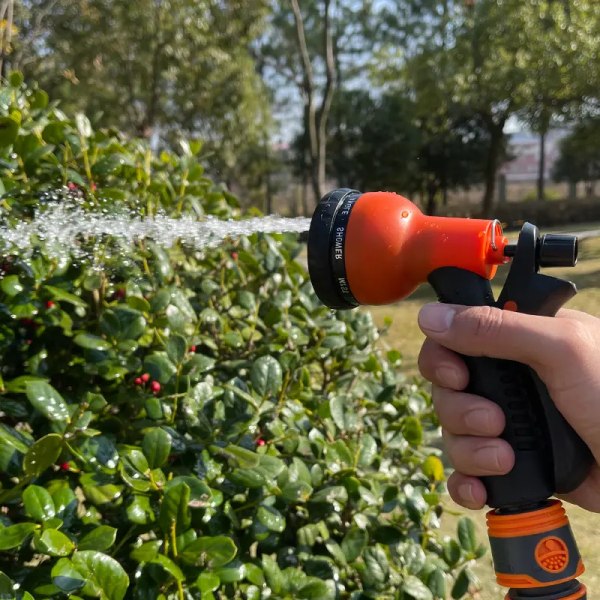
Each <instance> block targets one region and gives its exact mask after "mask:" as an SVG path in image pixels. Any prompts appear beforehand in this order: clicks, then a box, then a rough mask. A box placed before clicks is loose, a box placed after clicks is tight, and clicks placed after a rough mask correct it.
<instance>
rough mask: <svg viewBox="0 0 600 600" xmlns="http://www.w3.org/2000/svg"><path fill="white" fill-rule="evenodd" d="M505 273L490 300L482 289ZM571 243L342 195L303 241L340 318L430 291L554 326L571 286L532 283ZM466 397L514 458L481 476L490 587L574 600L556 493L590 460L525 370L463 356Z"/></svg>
mask: <svg viewBox="0 0 600 600" xmlns="http://www.w3.org/2000/svg"><path fill="white" fill-rule="evenodd" d="M511 259H512V264H511V268H510V271H509V273H508V276H507V278H506V283H505V285H504V288H503V289H502V292H501V294H500V296H499V298H498V299H497V300H495V299H494V295H493V293H492V289H491V285H490V280H491V279H492V278H493V276H494V275H495V273H496V269H497V267H498V265H501V264H503V263H505V262H509V261H510V260H511ZM576 262H577V238H576V237H574V236H569V235H551V234H547V235H544V236H540V235H539V233H538V230H537V228H536V227H535V226H533V225H531V224H529V223H526V224H525V225H524V226H523V228H522V230H521V233H520V235H519V239H518V242H517V243H516V244H509V243H508V240H507V239H506V237H505V236H504V234H503V232H502V228H501V226H500V223H499V222H498V221H493V220H479V219H457V218H445V217H428V216H425V215H423V214H422V213H421V212H420V211H419V209H418V208H417V207H416V206H415V205H414V204H412V203H411V202H410V201H409V200H407V199H406V198H403V197H402V196H399V195H397V194H394V193H388V192H369V193H364V194H363V193H361V192H358V191H356V190H350V189H339V190H335V191H333V192H331V193H329V194H327V195H326V196H325V197H324V198H323V199H322V200H321V202H320V203H319V204H318V206H317V208H316V210H315V213H314V215H313V218H312V221H311V227H310V231H309V235H308V266H309V272H310V277H311V281H312V284H313V287H314V289H315V291H316V293H317V295H318V296H319V298H320V299H321V300H322V301H323V303H324V304H326V305H327V306H329V307H331V308H336V309H348V308H354V307H355V306H358V305H360V304H388V303H392V302H396V301H398V300H401V299H402V298H404V297H406V296H408V295H409V294H411V293H412V292H413V291H414V290H415V289H416V287H418V286H419V285H420V284H421V283H424V282H429V283H430V284H431V285H432V287H433V288H434V290H435V292H436V294H437V296H438V298H439V300H440V301H441V302H447V303H452V304H462V305H467V306H483V305H488V306H495V307H498V308H502V309H504V310H516V311H519V312H524V313H528V314H536V315H545V316H554V315H555V314H556V312H557V311H558V309H559V308H560V307H561V306H562V305H563V304H564V303H565V302H567V301H568V300H569V299H570V298H572V297H573V296H574V295H575V293H576V289H575V286H574V285H573V284H572V283H570V282H568V281H564V280H562V279H557V278H555V277H549V276H547V275H543V274H541V273H539V272H538V271H539V268H540V267H551V266H574V265H575V263H576ZM463 358H464V360H465V362H466V364H467V367H468V369H469V374H470V377H469V386H468V388H467V391H469V392H470V393H473V394H477V395H480V396H484V397H486V398H489V399H490V400H493V401H494V402H496V403H497V404H498V405H499V406H500V407H501V409H502V410H503V412H504V414H505V417H506V427H505V430H504V432H503V434H502V437H503V438H504V439H505V440H507V441H508V442H509V443H510V445H511V446H512V448H513V450H514V452H515V465H514V467H513V469H512V471H511V472H510V473H508V474H507V475H503V476H495V477H484V478H482V479H483V482H484V485H485V487H486V490H487V497H488V504H489V506H490V507H492V508H493V510H492V511H491V512H490V513H489V515H488V529H489V535H490V544H491V548H492V554H493V557H494V564H495V568H496V573H497V578H498V582H499V583H500V584H502V585H505V586H507V587H509V588H511V589H510V591H509V593H508V595H507V598H508V599H510V600H526V599H527V600H531V599H536V600H559V599H563V600H564V599H571V600H579V599H581V598H586V592H585V587H584V586H583V585H582V584H580V583H579V582H578V581H577V579H576V578H577V577H578V576H579V575H580V574H581V573H582V572H583V564H582V562H581V558H580V556H579V552H578V550H577V546H576V544H575V541H574V539H573V535H572V533H571V529H570V526H569V524H568V520H567V518H566V516H565V513H564V510H563V509H562V506H561V505H560V503H559V502H558V501H550V500H549V498H550V497H551V496H552V495H554V494H556V493H566V492H569V491H572V490H573V489H575V488H576V487H577V486H578V485H579V484H580V483H581V482H582V481H583V480H584V479H585V477H586V476H587V474H588V472H589V469H590V466H591V465H592V462H593V459H592V455H591V452H590V451H589V449H588V448H587V446H586V445H585V444H584V443H583V442H582V440H581V439H580V438H579V436H578V435H577V434H576V433H575V431H574V430H573V429H572V428H571V426H570V425H569V424H568V423H567V422H566V421H565V419H564V418H563V417H562V415H561V414H560V413H559V412H558V410H557V409H556V407H555V405H554V403H553V402H552V400H551V398H550V396H549V394H548V391H547V389H546V387H545V386H544V384H543V383H542V382H541V380H540V379H539V378H538V377H537V375H536V374H535V373H534V372H533V371H532V370H531V369H530V368H529V367H527V366H525V365H523V364H520V363H516V362H512V361H507V360H498V359H491V358H487V357H469V356H465V357H463Z"/></svg>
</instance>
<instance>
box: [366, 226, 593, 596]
mask: <svg viewBox="0 0 600 600" xmlns="http://www.w3.org/2000/svg"><path fill="white" fill-rule="evenodd" d="M581 229H591V227H590V226H589V225H588V226H584V227H582V228H581ZM579 257H580V260H579V263H578V265H577V266H576V267H575V268H574V269H547V270H546V271H545V273H547V274H549V275H555V276H556V277H561V278H565V279H570V280H571V281H573V282H575V284H576V285H577V288H578V289H579V293H578V295H577V296H576V297H575V298H574V299H573V300H571V302H570V303H569V305H568V306H569V308H574V309H579V310H583V311H586V312H588V313H590V314H593V315H597V316H599V317H600V239H599V238H592V239H587V240H585V241H583V242H582V243H581V245H580V252H579ZM502 270H504V269H502ZM504 277H505V273H500V272H499V274H498V276H497V277H496V279H495V281H494V292H495V294H496V297H497V296H498V293H499V291H500V289H501V287H502V283H503V280H504ZM433 301H435V296H434V294H433V293H432V291H431V288H430V287H429V286H426V285H424V286H421V288H419V289H418V290H417V291H416V292H415V294H413V296H411V297H410V298H409V299H407V300H403V301H402V302H400V303H399V304H396V305H393V306H383V307H370V308H369V310H370V311H371V313H372V314H373V316H374V318H375V321H376V323H377V324H378V325H379V326H383V324H384V323H385V321H386V320H387V319H392V324H391V325H390V326H389V329H388V332H387V335H386V336H385V337H383V338H382V344H384V345H386V346H389V347H393V348H397V349H399V350H400V351H401V352H402V353H403V360H404V369H405V371H406V373H407V374H409V375H415V376H417V375H418V371H417V358H418V355H419V349H420V346H421V343H422V341H423V334H422V333H421V331H420V330H419V328H418V326H417V313H418V311H419V308H420V307H421V306H422V305H423V304H424V303H425V302H433ZM566 508H567V512H568V514H569V518H570V521H571V525H572V528H573V531H574V533H575V537H576V539H577V542H578V545H579V549H580V551H581V554H582V556H583V559H584V563H585V565H586V573H585V575H584V576H583V577H582V578H581V579H582V581H583V582H584V583H585V584H586V585H587V587H588V590H589V591H590V592H592V593H593V592H595V591H597V590H600V552H598V547H599V545H598V541H597V540H598V539H599V536H600V515H596V514H591V513H588V512H586V511H584V510H581V509H580V508H579V507H576V506H571V505H567V507H566ZM446 509H447V515H446V519H445V521H444V531H447V532H448V533H451V532H452V531H453V530H454V529H455V527H456V521H457V520H458V517H459V516H460V515H463V514H468V515H469V516H471V517H472V518H473V519H474V521H475V522H476V525H477V528H478V531H479V537H480V539H481V540H482V541H483V540H485V539H486V536H487V534H486V527H485V513H486V510H482V511H467V510H465V509H463V508H462V507H459V506H457V505H456V504H454V503H453V502H452V501H451V500H450V499H449V498H448V500H447V502H446ZM479 562H480V564H479V565H478V567H477V569H476V570H477V573H478V575H479V577H480V578H481V582H482V590H481V593H480V595H479V598H480V599H481V600H502V599H503V598H504V592H503V591H502V589H501V588H500V587H499V586H497V585H496V583H495V579H494V575H493V568H492V564H491V557H490V556H489V555H486V556H485V557H484V558H483V559H482V560H481V561H479Z"/></svg>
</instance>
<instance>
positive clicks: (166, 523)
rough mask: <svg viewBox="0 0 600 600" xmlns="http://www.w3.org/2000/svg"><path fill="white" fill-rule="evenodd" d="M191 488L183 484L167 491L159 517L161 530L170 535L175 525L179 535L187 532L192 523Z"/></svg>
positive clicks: (178, 484) (180, 483)
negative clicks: (190, 507)
mask: <svg viewBox="0 0 600 600" xmlns="http://www.w3.org/2000/svg"><path fill="white" fill-rule="evenodd" d="M189 502H190V488H189V487H188V486H187V485H186V484H185V483H183V482H179V483H177V484H176V485H174V486H172V487H170V488H169V489H167V490H166V491H165V494H164V496H163V499H162V502H161V505H160V513H159V516H158V523H159V525H160V526H161V529H162V530H163V531H164V532H165V533H166V534H169V533H170V532H171V527H172V525H173V524H175V529H176V531H177V533H181V532H183V531H185V530H186V529H187V528H188V527H189V526H190V522H191V515H190V509H189Z"/></svg>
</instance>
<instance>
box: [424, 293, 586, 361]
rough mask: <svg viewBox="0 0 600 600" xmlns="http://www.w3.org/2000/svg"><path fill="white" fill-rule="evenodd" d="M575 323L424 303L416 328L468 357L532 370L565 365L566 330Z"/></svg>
mask: <svg viewBox="0 0 600 600" xmlns="http://www.w3.org/2000/svg"><path fill="white" fill-rule="evenodd" d="M573 324H575V325H578V324H579V323H577V321H572V320H570V319H559V318H555V317H540V316H536V315H526V314H522V313H517V312H512V311H508V310H500V309H498V308H494V307H491V306H473V307H465V306H457V305H454V304H427V305H425V306H424V307H423V308H422V309H421V312H420V313H419V326H420V328H421V329H422V331H423V333H425V335H427V337H429V338H431V339H433V340H435V341H436V342H438V343H439V344H441V345H442V346H445V347H446V348H450V349H451V350H454V351H455V352H459V353H460V354H465V355H467V356H488V357H490V358H504V359H508V360H515V361H517V362H521V363H525V364H527V365H529V366H530V367H532V368H536V367H538V366H541V367H546V368H548V367H552V366H553V365H555V364H560V363H564V360H565V353H569V352H568V351H569V350H572V348H567V347H566V346H567V345H568V344H569V342H568V341H567V340H571V342H570V345H571V346H572V338H573V336H572V335H568V333H570V332H568V331H567V329H568V328H570V327H572V326H573Z"/></svg>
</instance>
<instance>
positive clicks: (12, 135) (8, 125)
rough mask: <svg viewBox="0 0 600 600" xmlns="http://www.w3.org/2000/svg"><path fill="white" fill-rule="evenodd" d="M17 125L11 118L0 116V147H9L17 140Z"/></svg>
mask: <svg viewBox="0 0 600 600" xmlns="http://www.w3.org/2000/svg"><path fill="white" fill-rule="evenodd" d="M18 134H19V124H18V123H17V121H15V120H14V119H13V118H12V117H6V116H0V146H10V145H11V144H13V143H14V142H15V140H16V139H17V135H18Z"/></svg>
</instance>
